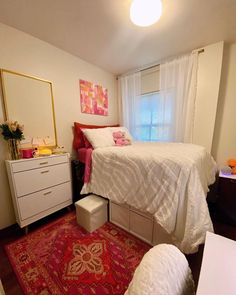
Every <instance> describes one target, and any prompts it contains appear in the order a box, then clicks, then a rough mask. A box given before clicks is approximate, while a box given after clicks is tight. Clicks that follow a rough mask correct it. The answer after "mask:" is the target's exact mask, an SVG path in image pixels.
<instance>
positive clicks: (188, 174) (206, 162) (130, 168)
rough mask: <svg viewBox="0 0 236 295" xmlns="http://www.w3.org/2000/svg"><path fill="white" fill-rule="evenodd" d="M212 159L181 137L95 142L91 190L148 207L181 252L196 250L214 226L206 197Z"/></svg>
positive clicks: (212, 171) (86, 190)
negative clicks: (126, 142) (176, 140)
mask: <svg viewBox="0 0 236 295" xmlns="http://www.w3.org/2000/svg"><path fill="white" fill-rule="evenodd" d="M215 172H216V164H215V162H214V160H213V159H212V157H211V156H210V154H208V153H207V152H206V150H205V149H204V148H203V147H201V146H197V145H192V144H182V143H134V144H132V145H130V146H123V147H117V146H113V147H106V148H98V149H96V150H94V151H93V154H92V174H91V178H90V182H89V183H88V184H85V185H84V187H83V190H82V192H83V193H89V192H92V193H95V194H98V195H101V196H103V197H106V198H108V199H110V200H113V201H115V202H117V203H123V204H128V205H131V206H133V207H134V208H136V209H138V210H141V211H143V212H148V213H151V214H152V215H153V216H154V217H155V219H156V221H157V222H158V223H159V224H160V225H161V226H162V227H163V228H164V229H165V230H166V231H167V232H168V233H170V234H171V235H172V237H174V243H175V245H176V246H177V247H178V248H179V249H180V250H181V251H183V252H184V253H193V252H195V251H197V249H198V245H200V244H201V243H203V242H204V239H205V234H206V231H213V227H212V222H211V219H210V216H209V211H208V207H207V203H206V193H207V191H208V185H210V184H212V183H213V182H214V180H215Z"/></svg>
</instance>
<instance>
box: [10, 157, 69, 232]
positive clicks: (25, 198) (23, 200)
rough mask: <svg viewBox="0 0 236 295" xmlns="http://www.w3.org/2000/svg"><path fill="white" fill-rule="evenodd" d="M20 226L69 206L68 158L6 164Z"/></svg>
mask: <svg viewBox="0 0 236 295" xmlns="http://www.w3.org/2000/svg"><path fill="white" fill-rule="evenodd" d="M6 167H7V173H8V179H9V183H10V188H11V195H12V200H13V205H14V209H15V215H16V221H17V223H18V224H19V226H20V227H24V226H27V225H28V224H30V223H32V222H34V221H36V220H38V219H40V218H42V217H45V216H47V215H49V214H51V213H53V212H55V211H57V210H59V209H62V208H64V207H66V206H68V205H70V204H72V189H71V170H70V155H69V154H58V155H52V156H48V157H40V158H31V159H21V160H14V161H6Z"/></svg>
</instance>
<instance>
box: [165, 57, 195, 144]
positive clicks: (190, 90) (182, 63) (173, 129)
mask: <svg viewBox="0 0 236 295" xmlns="http://www.w3.org/2000/svg"><path fill="white" fill-rule="evenodd" d="M197 66H198V54H197V53H192V54H189V55H185V56H182V57H179V58H176V59H174V60H172V61H170V62H166V63H164V64H161V65H160V100H161V104H160V107H161V111H159V114H160V113H161V114H162V117H161V118H159V121H160V120H161V121H162V132H163V137H165V138H168V139H169V140H170V141H176V142H189V143H191V142H192V137H193V127H194V109H195V99H196V89H197ZM159 130H160V127H159ZM166 132H167V133H168V134H166ZM164 135H165V136H164Z"/></svg>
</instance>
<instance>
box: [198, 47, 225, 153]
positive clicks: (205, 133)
mask: <svg viewBox="0 0 236 295" xmlns="http://www.w3.org/2000/svg"><path fill="white" fill-rule="evenodd" d="M223 46H224V43H223V42H218V43H215V44H211V45H209V46H206V47H204V52H203V53H200V54H199V60H198V76H197V94H196V105H195V118H194V130H193V143H196V144H199V145H202V146H204V147H205V148H206V149H207V151H208V152H211V148H212V140H213V133H214V126H215V118H216V108H217V102H218V97H219V88H220V77H221V68H222V59H223Z"/></svg>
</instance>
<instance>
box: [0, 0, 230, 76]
mask: <svg viewBox="0 0 236 295" xmlns="http://www.w3.org/2000/svg"><path fill="white" fill-rule="evenodd" d="M144 1H145V0H144ZM130 3H131V0H0V22H2V23H5V24H7V25H10V26H12V27H15V28H17V29H19V30H21V31H24V32H26V33H29V34H31V35H33V36H35V37H37V38H39V39H41V40H44V41H46V42H48V43H50V44H53V45H54V46H56V47H59V48H61V49H63V50H65V51H67V52H69V53H71V54H73V55H76V56H78V57H80V58H82V59H84V60H87V61H89V62H91V63H93V64H96V65H98V66H100V67H102V68H104V69H106V70H107V71H109V72H111V73H114V74H120V73H124V72H127V71H129V70H132V69H135V68H138V67H141V66H144V65H148V64H152V63H154V62H157V61H160V60H162V59H164V58H166V57H170V56H173V55H177V54H181V53H184V52H188V51H191V50H192V49H195V48H199V47H202V46H205V45H208V44H211V43H214V42H217V41H221V40H225V41H226V42H236V0H163V15H162V17H161V19H160V21H159V22H158V23H156V24H154V25H153V26H151V27H149V28H141V27H136V26H135V25H133V24H132V23H131V21H130V19H129V6H130ZM1 46H3V45H1Z"/></svg>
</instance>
